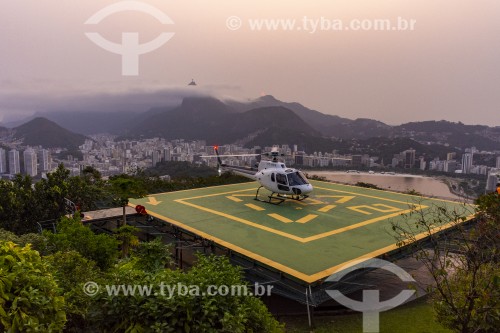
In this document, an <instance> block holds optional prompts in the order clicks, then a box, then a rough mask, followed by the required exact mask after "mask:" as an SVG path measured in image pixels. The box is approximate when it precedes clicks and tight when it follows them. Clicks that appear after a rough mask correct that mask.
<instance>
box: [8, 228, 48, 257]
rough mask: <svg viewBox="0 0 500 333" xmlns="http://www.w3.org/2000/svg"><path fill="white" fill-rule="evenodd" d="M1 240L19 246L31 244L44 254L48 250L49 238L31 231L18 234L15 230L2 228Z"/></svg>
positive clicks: (34, 248)
mask: <svg viewBox="0 0 500 333" xmlns="http://www.w3.org/2000/svg"><path fill="white" fill-rule="evenodd" d="M0 241H6V242H13V243H16V244H17V245H19V246H26V245H28V244H30V246H31V248H32V249H33V250H35V251H38V252H39V253H40V254H42V255H43V254H45V253H46V252H47V239H46V238H45V237H44V236H42V235H40V234H33V233H29V234H24V235H21V236H18V235H16V234H14V233H13V232H10V231H7V230H4V229H0Z"/></svg>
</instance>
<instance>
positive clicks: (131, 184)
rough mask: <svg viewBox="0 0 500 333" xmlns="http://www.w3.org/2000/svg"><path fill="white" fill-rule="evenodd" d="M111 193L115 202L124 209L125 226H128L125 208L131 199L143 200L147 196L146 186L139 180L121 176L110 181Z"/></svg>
mask: <svg viewBox="0 0 500 333" xmlns="http://www.w3.org/2000/svg"><path fill="white" fill-rule="evenodd" d="M109 185H110V187H109V191H110V193H111V195H112V196H113V199H114V200H113V201H114V202H115V203H116V204H118V205H119V206H121V207H122V208H123V223H122V224H123V225H126V224H127V215H126V212H125V208H126V207H127V205H128V202H129V198H142V197H144V196H146V195H147V192H146V189H145V188H144V184H143V183H142V182H141V181H140V180H138V179H137V178H134V177H131V176H127V175H119V176H115V177H112V178H110V179H109Z"/></svg>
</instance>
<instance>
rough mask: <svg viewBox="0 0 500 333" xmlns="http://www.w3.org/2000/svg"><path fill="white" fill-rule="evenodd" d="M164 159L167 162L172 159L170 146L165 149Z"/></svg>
mask: <svg viewBox="0 0 500 333" xmlns="http://www.w3.org/2000/svg"><path fill="white" fill-rule="evenodd" d="M163 160H164V161H166V162H168V161H171V160H172V152H171V151H170V148H165V149H163Z"/></svg>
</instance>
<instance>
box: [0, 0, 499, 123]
mask: <svg viewBox="0 0 500 333" xmlns="http://www.w3.org/2000/svg"><path fill="white" fill-rule="evenodd" d="M117 3H118V4H119V6H121V7H112V8H118V9H119V8H121V9H124V10H121V11H120V10H117V11H116V12H112V11H109V12H108V13H107V14H106V13H103V15H102V16H101V17H99V18H97V19H95V20H94V21H93V23H95V24H85V23H86V22H87V23H89V19H91V18H92V17H94V18H95V16H94V14H96V13H98V12H100V11H101V10H103V9H104V8H105V7H107V6H109V5H113V4H117ZM138 8H139V9H142V11H141V10H137V9H138ZM145 8H147V9H145ZM151 8H153V9H155V11H154V12H153V13H152V12H151ZM158 13H160V14H158ZM499 13H500V1H497V0H482V1H472V0H469V1H463V0H440V1H436V0H418V1H417V0H412V1H408V0H377V1H373V0H362V1H361V0H345V1H335V0H329V1H319V0H318V1H313V0H312V1H305V0H304V1H277V0H275V1H269V0H267V1H263V0H252V1H250V0H248V1H242V0H238V1H235V0H222V1H218V0H214V1H201V0H200V1H198V0H196V1H193V0H184V1H178V0H176V1H168V0H163V1H160V0H145V1H117V0H114V1H108V0H72V1H61V0H16V1H13V0H0V22H1V26H2V29H0V45H1V52H0V120H1V119H3V121H6V120H11V119H16V118H21V117H23V116H25V115H28V114H32V113H34V112H38V111H50V110H52V109H54V110H58V111H60V110H68V112H71V110H80V111H79V112H82V111H81V110H85V109H87V110H88V109H93V110H99V109H100V108H101V107H102V108H103V109H104V108H105V105H110V103H111V104H113V103H112V101H115V102H116V103H117V104H116V105H117V108H118V109H119V108H120V107H121V106H120V104H119V102H120V101H122V104H123V101H127V103H126V104H127V105H129V106H130V105H131V104H130V103H129V101H130V100H131V99H134V100H136V103H135V104H134V105H137V108H138V109H140V108H143V109H148V108H149V107H151V106H160V105H161V104H166V103H168V102H169V99H170V98H171V96H172V92H179V93H180V94H182V95H186V94H191V93H202V94H212V95H215V96H217V97H220V98H230V99H239V100H248V99H254V98H258V97H259V96H262V95H267V94H270V95H273V96H275V97H276V98H278V99H280V100H283V101H287V102H299V103H301V104H303V105H305V106H307V107H309V108H312V109H315V110H318V111H320V112H323V113H327V114H334V115H339V116H342V117H347V118H351V119H355V118H372V119H377V120H381V121H383V122H386V123H388V124H401V123H404V122H409V121H422V120H441V119H444V120H449V121H462V122H464V123H466V124H486V125H490V126H499V125H500V116H498V114H499V108H500V61H499V59H500V20H499V19H498V14H499ZM165 17H167V18H165ZM263 20H268V21H267V24H270V26H269V27H268V28H267V29H266V28H265V22H264V21H263ZM271 20H274V21H271ZM278 20H282V21H278ZM377 20H379V21H380V20H385V21H388V22H390V24H391V26H390V27H389V29H390V30H387V29H386V30H383V29H375V28H374V26H375V25H376V21H377ZM97 21H98V22H97ZM263 22H264V23H263ZM276 22H278V26H277V28H273V27H272V26H271V25H272V24H276ZM398 22H399V23H400V24H399V26H398V25H397V24H398ZM259 23H262V24H263V26H262V28H261V29H259V28H258V24H259ZM410 23H412V24H413V29H411V28H409V24H410ZM280 24H281V25H280ZM361 24H363V25H364V26H363V28H360V26H361ZM405 24H406V26H405ZM405 27H406V28H405ZM392 28H395V30H392ZM88 33H94V35H95V34H96V33H97V34H99V35H100V36H101V38H102V39H104V40H108V41H109V42H112V43H115V44H116V45H118V46H117V47H118V49H119V50H118V51H119V52H122V53H125V52H129V53H128V55H129V57H128V60H124V59H125V58H127V57H125V56H122V55H121V54H116V53H112V52H110V51H108V50H105V49H104V48H102V47H101V46H100V45H97V44H96V43H95V42H93V41H92V40H91V39H90V38H89V37H87V35H86V34H88ZM162 34H163V35H165V34H170V35H168V36H169V37H168V38H169V39H168V40H166V41H165V42H164V43H163V44H162V45H161V46H159V47H155V48H154V49H153V50H151V48H150V50H146V51H149V52H146V53H144V54H141V55H139V56H137V48H135V49H134V48H133V45H132V46H130V45H131V44H130V45H129V46H130V47H129V48H128V49H126V48H125V47H126V46H127V45H128V44H127V42H126V41H127V39H126V38H127V36H129V37H130V35H134V36H138V43H139V44H146V43H148V42H150V41H153V40H155V39H156V38H157V37H159V36H160V37H161V36H162ZM122 38H123V39H122ZM128 43H130V41H129V42H128ZM119 44H122V45H121V46H120V45H119ZM116 45H115V46H116ZM123 45H125V46H123ZM115 51H116V50H115ZM143 51H144V50H143ZM134 52H135V59H137V63H136V64H135V65H134V63H133V62H127V61H130V59H134ZM130 55H131V56H130ZM123 63H125V67H126V68H127V69H128V70H129V73H128V74H130V70H131V69H132V72H133V69H136V70H137V73H135V74H133V75H123V74H124V71H123V68H122V65H123ZM191 79H194V80H195V81H196V83H197V84H198V85H197V86H196V87H188V86H187V84H188V83H189V82H190V81H191ZM131 96H133V97H131ZM137 96H142V98H141V97H137ZM110 101H111V102H110ZM138 111H142V110H138ZM73 112H74V111H73Z"/></svg>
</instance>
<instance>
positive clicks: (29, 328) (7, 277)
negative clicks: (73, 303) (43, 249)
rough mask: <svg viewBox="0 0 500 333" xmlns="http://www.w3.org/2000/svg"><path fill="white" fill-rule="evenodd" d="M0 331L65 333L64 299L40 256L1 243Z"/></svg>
mask: <svg viewBox="0 0 500 333" xmlns="http://www.w3.org/2000/svg"><path fill="white" fill-rule="evenodd" d="M0 305H1V306H0V329H1V330H2V331H7V332H61V331H62V329H63V327H64V323H65V322H66V315H65V312H64V305H65V302H64V297H62V296H60V295H59V293H58V286H57V284H56V282H55V280H54V278H53V277H52V275H51V274H50V272H49V270H48V269H47V266H46V265H45V264H44V263H43V262H42V260H41V258H40V255H39V254H38V253H37V252H36V251H33V250H31V249H30V247H29V246H25V247H19V246H17V245H16V244H14V243H12V242H3V241H2V242H0Z"/></svg>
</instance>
